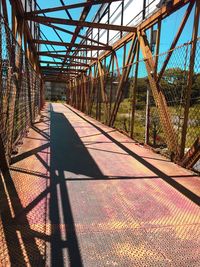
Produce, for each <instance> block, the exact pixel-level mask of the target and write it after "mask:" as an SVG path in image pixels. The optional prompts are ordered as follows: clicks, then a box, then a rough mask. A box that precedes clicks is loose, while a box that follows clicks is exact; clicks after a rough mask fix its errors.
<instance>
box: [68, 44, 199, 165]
mask: <svg viewBox="0 0 200 267" xmlns="http://www.w3.org/2000/svg"><path fill="white" fill-rule="evenodd" d="M191 47H192V43H191V42H190V43H186V44H183V45H181V46H179V47H176V48H175V49H174V50H173V53H172V55H171V57H170V60H169V62H168V64H167V67H166V68H165V71H164V73H163V75H162V77H161V79H160V81H159V90H160V92H161V94H162V95H163V96H164V99H165V102H166V106H167V112H168V114H169V118H170V123H171V125H172V129H173V133H174V135H175V139H176V140H177V150H180V149H182V150H183V151H184V153H187V151H188V150H189V149H190V148H191V146H192V145H193V144H194V142H195V140H196V139H197V138H198V137H199V136H200V61H199V57H200V39H198V40H197V43H196V53H195V64H194V75H193V79H192V87H191V93H190V105H189V113H188V120H187V129H186V133H187V134H186V142H185V145H184V147H183V148H182V147H181V146H182V138H183V124H184V118H185V117H184V116H185V115H184V114H185V109H186V102H187V97H188V94H187V90H189V89H188V76H189V68H190V54H191ZM168 52H169V51H168ZM168 52H166V53H163V54H160V55H158V56H157V62H158V64H157V74H158V76H159V73H160V71H161V69H162V66H163V64H164V62H165V60H166V57H167V55H168ZM154 60H155V57H154ZM127 67H128V66H126V67H125V68H127ZM125 68H123V69H120V70H116V71H114V72H106V70H105V73H106V74H105V75H104V76H103V77H102V76H101V77H100V76H98V75H97V77H96V78H92V80H91V79H90V78H89V77H87V82H86V84H87V86H86V92H87V94H88V95H89V96H90V97H89V98H88V99H89V103H90V104H89V105H90V109H88V110H87V111H86V109H84V108H83V107H82V111H86V112H87V113H88V114H89V115H90V116H92V117H94V118H95V119H98V120H100V121H101V122H103V123H106V124H108V122H109V120H110V117H111V114H112V110H113V107H114V105H115V104H116V101H117V98H116V96H117V92H118V88H119V84H120V80H121V79H122V75H123V70H124V69H125ZM119 74H120V75H119ZM102 81H103V87H104V92H102ZM71 89H72V95H74V96H73V97H72V98H73V99H76V101H73V99H72V100H71V103H72V104H73V103H74V106H76V107H78V106H77V105H76V104H75V103H78V102H79V101H80V100H79V99H80V97H81V87H80V86H79V85H78V84H77V85H76V86H74V87H73V86H72V88H71ZM122 89H123V96H122V100H121V102H120V105H119V109H118V112H117V116H116V119H115V122H114V127H115V128H117V129H119V130H121V131H123V132H126V133H127V134H128V135H129V136H131V137H132V138H134V139H135V140H137V141H139V142H140V143H147V144H148V145H150V146H152V147H154V148H155V149H156V150H158V151H159V152H160V153H163V154H165V155H167V156H168V157H170V156H171V154H170V149H169V148H168V144H167V140H166V133H165V131H166V130H165V129H164V128H163V124H162V121H161V119H162V118H161V117H160V113H159V110H158V106H157V103H156V101H155V98H154V97H153V92H152V91H151V86H150V84H149V79H148V74H147V69H146V65H145V60H140V61H138V62H134V63H133V64H132V66H131V70H130V73H129V76H128V79H127V81H126V82H125V83H124V84H123V88H122ZM78 90H79V91H78ZM77 92H78V93H77ZM103 94H106V101H105V96H104V97H103ZM196 166H197V167H196ZM199 168H200V163H199V162H198V163H196V165H195V169H198V170H199Z"/></svg>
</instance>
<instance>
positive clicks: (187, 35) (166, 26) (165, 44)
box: [7, 0, 200, 65]
mask: <svg viewBox="0 0 200 267" xmlns="http://www.w3.org/2000/svg"><path fill="white" fill-rule="evenodd" d="M47 2H48V6H47ZM64 2H65V3H66V4H74V3H80V2H85V0H79V1H75V0H68V1H67V0H64ZM7 3H8V7H9V1H8V0H7ZM37 3H38V4H39V5H40V7H41V8H42V9H44V8H50V7H55V6H60V5H61V3H60V1H59V0H49V1H44V0H37ZM98 7H99V6H98V5H97V6H93V7H92V9H91V11H90V13H89V15H88V17H87V19H86V20H87V21H91V20H92V18H94V16H95V14H96V12H97V10H98ZM186 9H187V6H185V7H183V8H182V9H180V10H179V11H177V12H175V13H174V14H172V15H170V16H169V17H167V18H166V19H164V20H163V21H162V34H161V42H160V53H162V52H165V51H167V50H168V49H169V48H170V45H171V42H172V40H173V38H174V36H175V34H176V32H177V30H178V27H179V25H180V22H181V20H182V18H183V16H184V13H185V11H186ZM82 10H83V8H78V9H70V10H69V12H70V14H71V16H72V18H73V19H75V20H78V19H79V17H80V14H81V11H82ZM9 13H10V12H9ZM46 15H47V16H52V17H59V18H65V19H66V18H68V17H67V14H66V13H65V11H58V12H53V13H47V14H46ZM9 17H10V15H9ZM193 17H194V8H193V10H192V12H191V14H190V17H189V19H188V22H187V24H186V26H185V28H184V30H183V33H182V34H181V37H180V39H179V41H178V44H177V45H180V44H183V43H186V42H188V41H190V40H191V35H192V28H193ZM130 20H131V18H130ZM57 26H59V27H61V28H64V29H67V30H70V31H74V29H75V26H69V25H67V26H65V25H57ZM199 28H200V27H199ZM41 30H42V32H44V34H45V35H46V36H47V38H48V39H49V40H56V41H59V38H58V36H57V35H56V34H55V32H54V31H53V30H52V29H51V28H50V27H47V26H44V25H41ZM84 32H85V30H82V31H81V34H84ZM199 32H200V29H199ZM59 34H60V36H61V38H62V39H63V40H64V41H65V42H70V40H71V37H72V36H71V35H69V34H66V33H63V32H59ZM79 41H80V38H77V40H76V42H79ZM48 47H49V49H50V50H52V47H51V46H48ZM55 48H56V49H57V50H64V49H65V47H63V46H62V47H61V46H56V47H55ZM41 50H43V51H45V50H47V49H46V47H45V46H44V45H42V46H41ZM127 50H128V49H127ZM117 54H118V59H119V64H120V65H121V64H122V53H121V52H120V51H119V52H118V53H117ZM42 60H49V61H52V59H51V58H49V57H42ZM56 61H60V60H59V59H56Z"/></svg>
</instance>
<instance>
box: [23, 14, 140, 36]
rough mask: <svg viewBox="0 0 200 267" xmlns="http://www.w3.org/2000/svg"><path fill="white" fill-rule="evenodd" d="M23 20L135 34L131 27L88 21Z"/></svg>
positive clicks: (59, 19)
mask: <svg viewBox="0 0 200 267" xmlns="http://www.w3.org/2000/svg"><path fill="white" fill-rule="evenodd" d="M24 19H25V20H30V21H35V22H38V23H43V22H46V23H56V24H63V25H72V26H80V27H88V28H97V29H106V30H113V31H125V32H135V31H136V27H131V26H121V25H113V24H105V23H97V22H88V21H79V20H70V19H61V18H52V17H42V16H33V15H26V16H24Z"/></svg>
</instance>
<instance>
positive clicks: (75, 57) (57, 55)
mask: <svg viewBox="0 0 200 267" xmlns="http://www.w3.org/2000/svg"><path fill="white" fill-rule="evenodd" d="M37 54H38V55H40V56H46V57H52V58H54V57H55V58H61V59H62V58H64V57H66V58H72V59H85V60H86V59H88V60H97V57H83V56H70V55H67V56H66V55H61V54H52V53H48V51H47V52H38V53H37Z"/></svg>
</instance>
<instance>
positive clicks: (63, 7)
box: [26, 0, 122, 15]
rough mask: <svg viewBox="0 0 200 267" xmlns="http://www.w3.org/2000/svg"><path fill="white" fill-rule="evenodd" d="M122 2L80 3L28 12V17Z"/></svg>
mask: <svg viewBox="0 0 200 267" xmlns="http://www.w3.org/2000/svg"><path fill="white" fill-rule="evenodd" d="M119 1H122V0H96V1H88V2H85V3H78V4H72V5H63V6H58V7H53V8H45V9H42V10H36V11H33V12H27V13H26V15H38V14H42V13H50V12H55V11H61V10H67V9H74V8H80V7H91V6H93V5H100V4H106V3H112V2H119Z"/></svg>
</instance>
